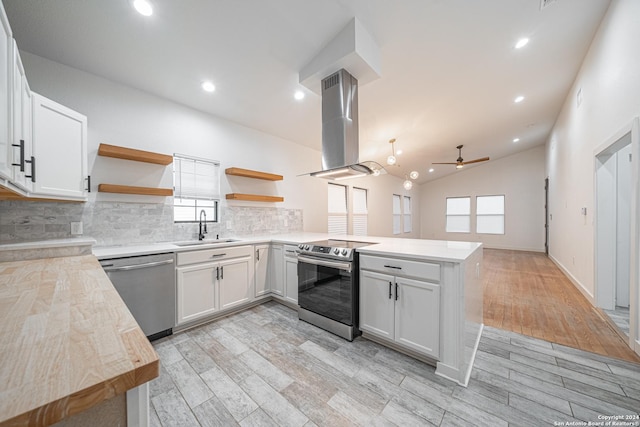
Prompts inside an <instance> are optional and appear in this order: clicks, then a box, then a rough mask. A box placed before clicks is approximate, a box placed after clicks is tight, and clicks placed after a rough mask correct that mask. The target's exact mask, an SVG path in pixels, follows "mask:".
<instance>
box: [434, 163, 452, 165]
mask: <svg viewBox="0 0 640 427" xmlns="http://www.w3.org/2000/svg"><path fill="white" fill-rule="evenodd" d="M431 164H432V165H457V163H431Z"/></svg>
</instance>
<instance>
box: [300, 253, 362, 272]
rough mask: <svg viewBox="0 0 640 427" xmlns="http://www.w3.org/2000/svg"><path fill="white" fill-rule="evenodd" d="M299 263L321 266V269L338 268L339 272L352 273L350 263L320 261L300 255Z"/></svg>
mask: <svg viewBox="0 0 640 427" xmlns="http://www.w3.org/2000/svg"><path fill="white" fill-rule="evenodd" d="M298 262H299V263H300V262H304V263H306V264H313V265H319V266H321V267H329V268H337V269H338V270H343V271H346V272H348V273H351V263H350V262H340V261H329V260H326V259H318V258H310V257H306V256H304V255H298Z"/></svg>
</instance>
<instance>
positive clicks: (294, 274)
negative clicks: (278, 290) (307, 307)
mask: <svg viewBox="0 0 640 427" xmlns="http://www.w3.org/2000/svg"><path fill="white" fill-rule="evenodd" d="M284 290H285V294H284V297H285V299H286V300H287V301H289V302H292V303H294V304H298V258H293V257H288V256H285V257H284Z"/></svg>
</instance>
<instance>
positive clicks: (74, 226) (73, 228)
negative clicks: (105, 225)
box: [71, 221, 82, 236]
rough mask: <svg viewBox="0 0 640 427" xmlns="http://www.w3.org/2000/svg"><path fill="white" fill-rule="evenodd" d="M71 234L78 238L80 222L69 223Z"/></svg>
mask: <svg viewBox="0 0 640 427" xmlns="http://www.w3.org/2000/svg"><path fill="white" fill-rule="evenodd" d="M71 234H72V235H74V236H79V235H81V234H82V222H81V221H79V222H72V223H71Z"/></svg>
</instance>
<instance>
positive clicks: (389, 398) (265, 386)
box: [150, 302, 640, 427]
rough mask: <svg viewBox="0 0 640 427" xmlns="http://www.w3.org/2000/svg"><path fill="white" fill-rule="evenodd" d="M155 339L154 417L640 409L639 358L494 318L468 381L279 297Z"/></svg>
mask: <svg viewBox="0 0 640 427" xmlns="http://www.w3.org/2000/svg"><path fill="white" fill-rule="evenodd" d="M154 347H155V348H156V350H157V352H158V354H159V355H160V360H161V375H160V377H158V378H157V379H155V380H154V381H153V382H152V383H151V387H150V394H151V402H152V410H151V425H152V426H163V427H170V426H235V425H240V426H314V425H317V426H332V427H333V426H350V425H359V426H394V425H397V426H423V425H436V426H490V427H496V426H507V425H511V426H544V425H554V422H564V423H567V422H569V421H574V422H576V421H580V420H582V421H585V422H588V421H598V416H599V415H619V416H621V415H630V416H637V412H638V410H639V408H640V365H636V364H633V363H630V362H626V361H622V360H619V359H613V358H608V357H605V356H601V355H597V354H594V353H588V352H584V351H581V350H577V349H574V348H570V347H566V346H563V345H559V344H551V343H549V342H546V341H543V340H539V339H535V338H531V337H527V336H524V335H521V334H517V333H514V332H508V331H503V330H499V329H495V328H491V327H487V328H486V329H485V332H484V334H483V336H482V339H481V341H480V348H479V351H478V354H477V359H476V363H475V367H474V369H473V373H472V378H471V380H470V382H469V386H468V387H467V388H465V387H461V386H458V385H456V384H454V383H453V382H450V381H448V380H446V379H443V378H441V377H439V376H437V375H436V374H435V369H434V368H433V367H431V366H429V365H426V364H424V363H422V362H419V361H416V360H414V359H412V358H409V357H407V356H404V355H402V354H400V353H397V352H395V351H393V350H390V349H387V348H385V347H383V346H380V345H378V344H375V343H373V342H370V341H367V340H365V339H362V338H357V339H356V340H355V341H354V342H352V343H350V342H348V341H345V340H343V339H341V338H338V337H336V336H334V335H332V334H330V333H328V332H325V331H323V330H321V329H318V328H316V327H314V326H312V325H309V324H307V323H304V322H301V321H299V320H298V318H297V313H296V312H295V311H293V310H291V309H289V308H287V307H285V306H282V305H280V304H278V303H276V302H268V303H266V304H263V305H260V306H257V307H254V308H252V309H249V310H246V311H244V312H241V313H238V314H235V315H232V316H229V317H226V318H223V319H220V320H217V321H215V322H212V323H209V324H207V325H204V326H201V327H198V328H195V329H193V330H190V331H188V332H184V333H180V334H176V335H173V336H171V337H168V338H165V339H163V340H161V341H158V342H156V343H154ZM634 423H635V424H630V425H636V426H637V425H639V424H638V422H637V419H636V420H634ZM565 425H566V424H565Z"/></svg>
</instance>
